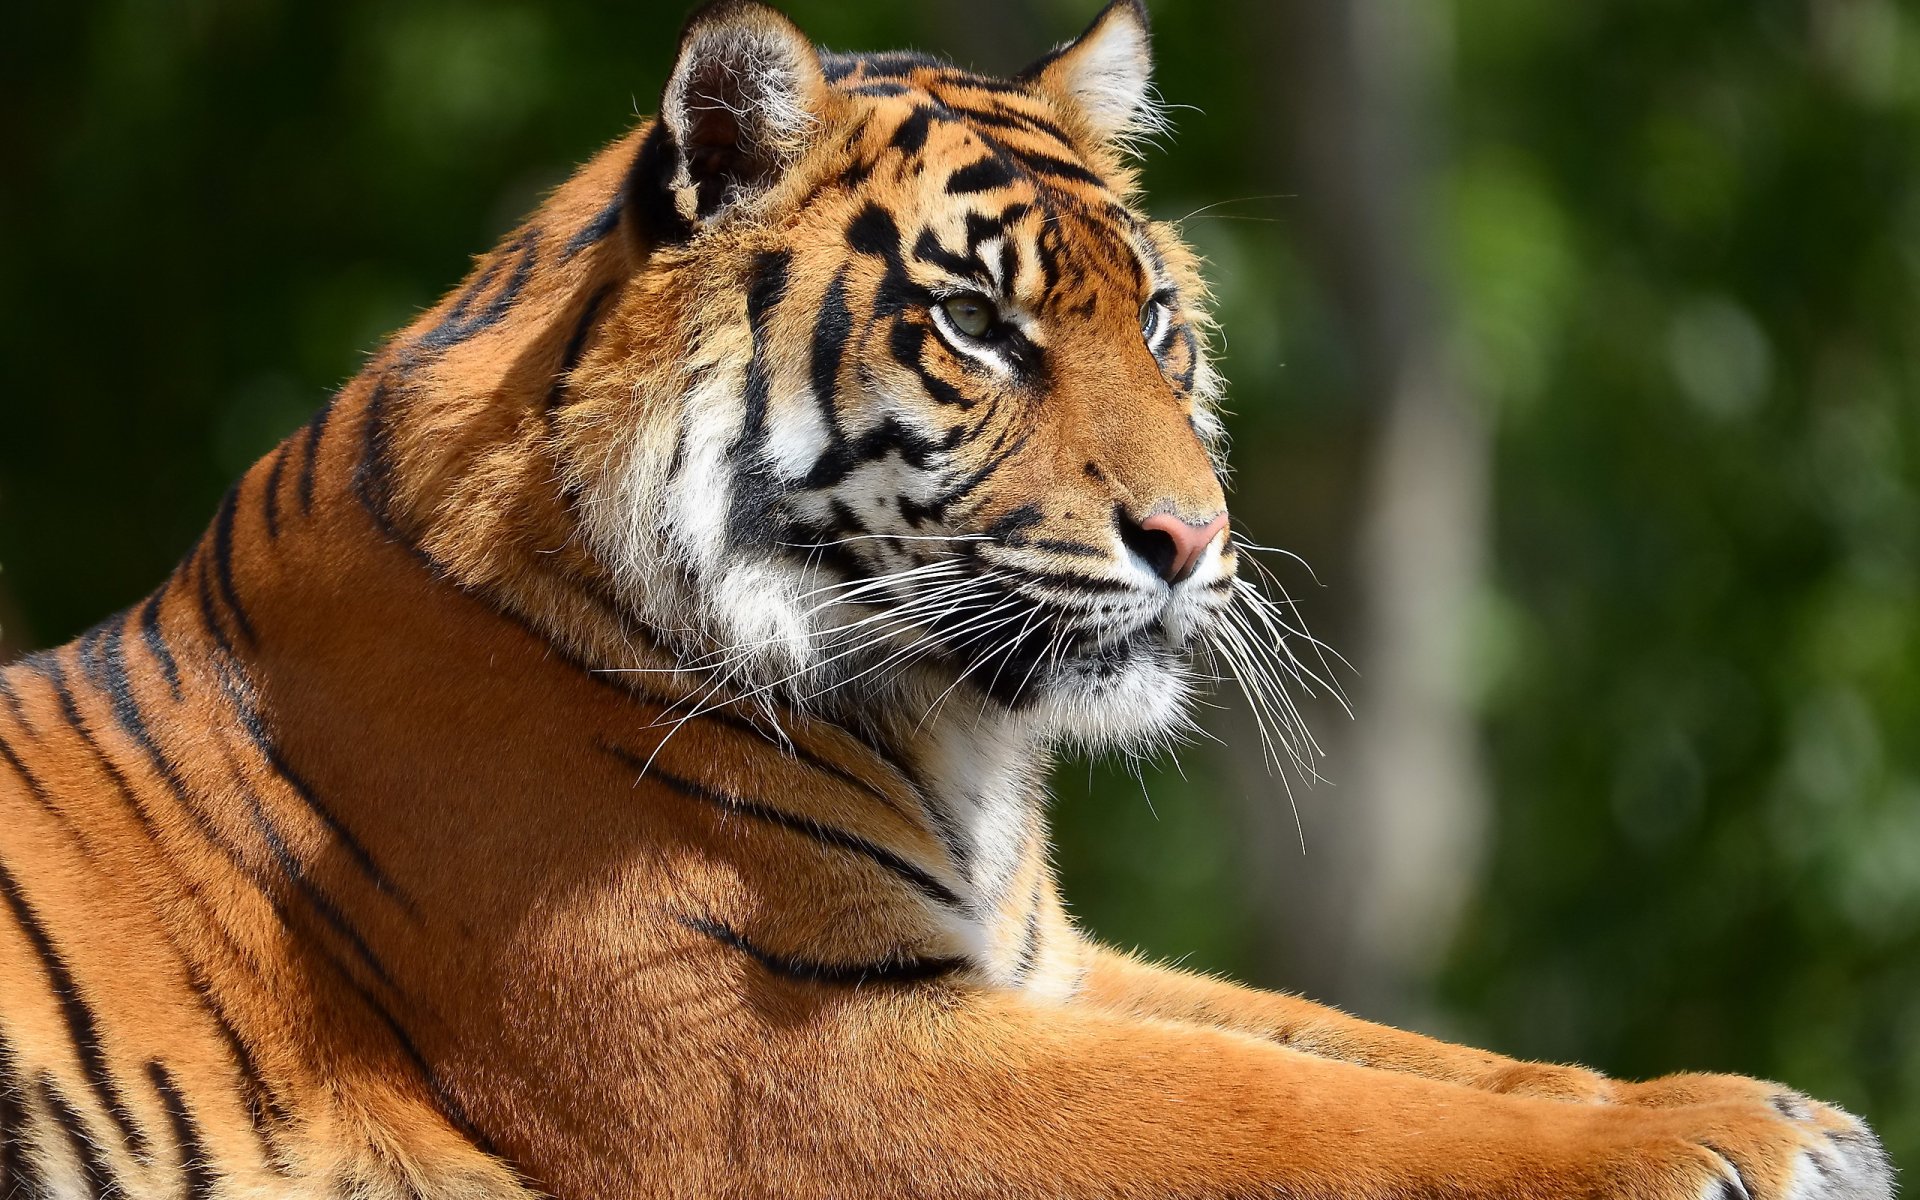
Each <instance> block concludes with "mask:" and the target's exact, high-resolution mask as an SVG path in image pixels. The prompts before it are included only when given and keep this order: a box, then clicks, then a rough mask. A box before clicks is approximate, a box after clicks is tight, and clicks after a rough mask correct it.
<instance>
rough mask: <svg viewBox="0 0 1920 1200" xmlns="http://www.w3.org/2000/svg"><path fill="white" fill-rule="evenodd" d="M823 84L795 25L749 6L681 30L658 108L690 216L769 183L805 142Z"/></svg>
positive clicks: (760, 189)
mask: <svg viewBox="0 0 1920 1200" xmlns="http://www.w3.org/2000/svg"><path fill="white" fill-rule="evenodd" d="M822 86H824V85H823V81H822V80H821V77H820V63H819V59H818V57H817V56H816V55H815V54H814V51H813V48H812V47H811V46H810V45H808V44H807V42H806V39H805V38H803V37H801V36H800V34H799V31H798V30H795V29H793V28H792V27H791V26H789V25H787V24H786V23H785V19H784V18H781V17H779V16H777V15H776V14H773V13H772V12H771V11H770V10H761V9H758V8H757V7H755V8H750V9H748V10H745V11H743V12H740V13H738V14H734V15H731V16H727V17H721V18H719V19H717V20H715V21H714V22H712V23H711V24H707V25H697V26H695V27H694V28H693V29H691V30H689V31H688V34H687V36H686V40H685V41H684V42H683V44H682V45H681V48H680V57H679V61H677V62H676V63H675V64H674V69H673V75H672V77H671V78H670V79H669V80H668V82H667V90H666V95H665V96H664V97H663V98H662V101H661V106H660V112H661V117H662V119H663V120H664V121H665V122H666V125H667V128H668V130H669V131H670V132H672V134H673V136H674V140H675V141H676V142H677V143H678V145H679V147H680V151H681V156H682V165H681V172H680V176H679V178H678V179H677V180H676V181H675V186H676V187H678V188H681V189H688V190H692V191H695V192H697V197H695V198H694V205H695V207H696V209H697V210H698V215H701V216H707V215H711V214H712V212H713V211H714V210H716V209H719V208H724V207H727V206H730V205H731V204H733V203H735V202H737V201H740V200H743V199H747V198H750V197H751V196H753V195H755V194H757V193H759V192H763V191H765V190H766V189H767V188H769V187H771V186H772V185H773V183H774V182H775V181H776V180H777V179H778V177H779V176H780V174H781V173H782V172H783V171H785V169H786V168H787V167H788V166H789V165H790V164H791V163H792V162H793V161H794V160H795V159H797V158H798V157H799V156H800V155H801V154H802V153H803V152H804V151H805V149H806V145H807V140H808V137H809V135H810V133H811V131H812V129H813V127H814V124H815V122H816V119H817V118H816V117H815V115H814V112H813V109H812V101H813V100H814V97H815V95H816V93H817V92H818V90H819V89H820V88H821V87H822Z"/></svg>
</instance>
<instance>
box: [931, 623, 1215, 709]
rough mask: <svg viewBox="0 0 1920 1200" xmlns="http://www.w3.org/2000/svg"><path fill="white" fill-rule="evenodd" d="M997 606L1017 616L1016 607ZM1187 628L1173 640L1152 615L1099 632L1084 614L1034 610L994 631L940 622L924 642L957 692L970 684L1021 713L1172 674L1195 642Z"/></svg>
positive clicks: (991, 625) (985, 625)
mask: <svg viewBox="0 0 1920 1200" xmlns="http://www.w3.org/2000/svg"><path fill="white" fill-rule="evenodd" d="M1002 603H1003V604H1006V605H1008V606H1009V607H1012V608H1014V609H1015V611H1016V612H1017V611H1019V606H1018V605H1017V604H1015V602H1014V601H1013V600H1008V601H1003V602H1002ZM990 611H991V610H990ZM1191 624H1192V623H1191V622H1187V623H1186V626H1187V627H1186V628H1185V629H1184V630H1182V631H1181V632H1175V629H1174V627H1173V626H1172V625H1171V623H1170V622H1169V621H1168V620H1167V619H1166V618H1165V614H1163V613H1160V612H1155V611H1153V610H1152V609H1149V610H1148V611H1146V612H1145V613H1143V614H1141V615H1139V616H1135V617H1134V618H1133V619H1131V620H1129V621H1126V622H1124V623H1115V624H1100V623H1092V622H1089V621H1088V620H1087V618H1086V614H1084V613H1077V612H1072V611H1066V610H1060V609H1053V608H1050V607H1046V606H1038V605H1035V606H1031V607H1029V608H1028V609H1027V610H1026V615H1025V616H1024V617H1019V618H1018V619H1016V618H1015V617H1014V616H1013V615H1008V616H1006V618H1005V624H1003V625H999V626H998V628H996V627H995V625H996V623H995V622H994V621H992V620H986V621H982V620H980V619H979V618H975V619H974V620H972V621H966V620H961V621H957V622H956V621H946V622H937V623H935V627H934V628H932V629H930V630H928V636H930V637H931V638H932V639H933V640H934V641H935V642H937V643H938V644H939V646H940V649H939V650H938V651H937V652H936V653H935V654H934V655H933V656H932V657H933V658H934V659H935V660H936V661H938V662H939V663H940V664H942V665H943V666H944V667H945V668H946V669H947V671H948V672H950V673H951V674H952V675H953V676H954V681H955V684H956V685H959V684H965V683H971V684H972V685H973V687H974V688H975V689H977V690H978V691H979V692H981V693H983V694H984V695H986V696H988V697H990V698H991V699H992V700H994V701H995V702H997V703H998V704H1000V705H1001V706H1002V707H1004V708H1007V709H1009V710H1012V711H1019V710H1022V709H1025V708H1027V707H1030V706H1031V705H1032V704H1034V703H1035V702H1036V701H1038V700H1040V699H1042V698H1045V697H1047V696H1049V695H1053V694H1058V693H1061V692H1063V691H1064V692H1073V693H1076V694H1079V695H1081V696H1082V697H1083V698H1091V697H1092V696H1094V695H1097V694H1098V693H1099V692H1100V691H1101V690H1102V689H1103V687H1104V686H1105V685H1111V684H1113V683H1114V682H1115V681H1118V680H1121V679H1123V678H1126V677H1130V676H1137V675H1140V674H1143V673H1144V674H1159V673H1173V672H1177V671H1178V670H1179V669H1180V667H1181V666H1182V665H1183V664H1184V662H1185V660H1186V658H1187V656H1188V654H1189V652H1190V650H1191V648H1192V646H1193V643H1194V641H1195V640H1196V631H1195V630H1194V629H1193V628H1192V627H1191ZM995 634H997V635H998V636H994V635H995Z"/></svg>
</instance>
